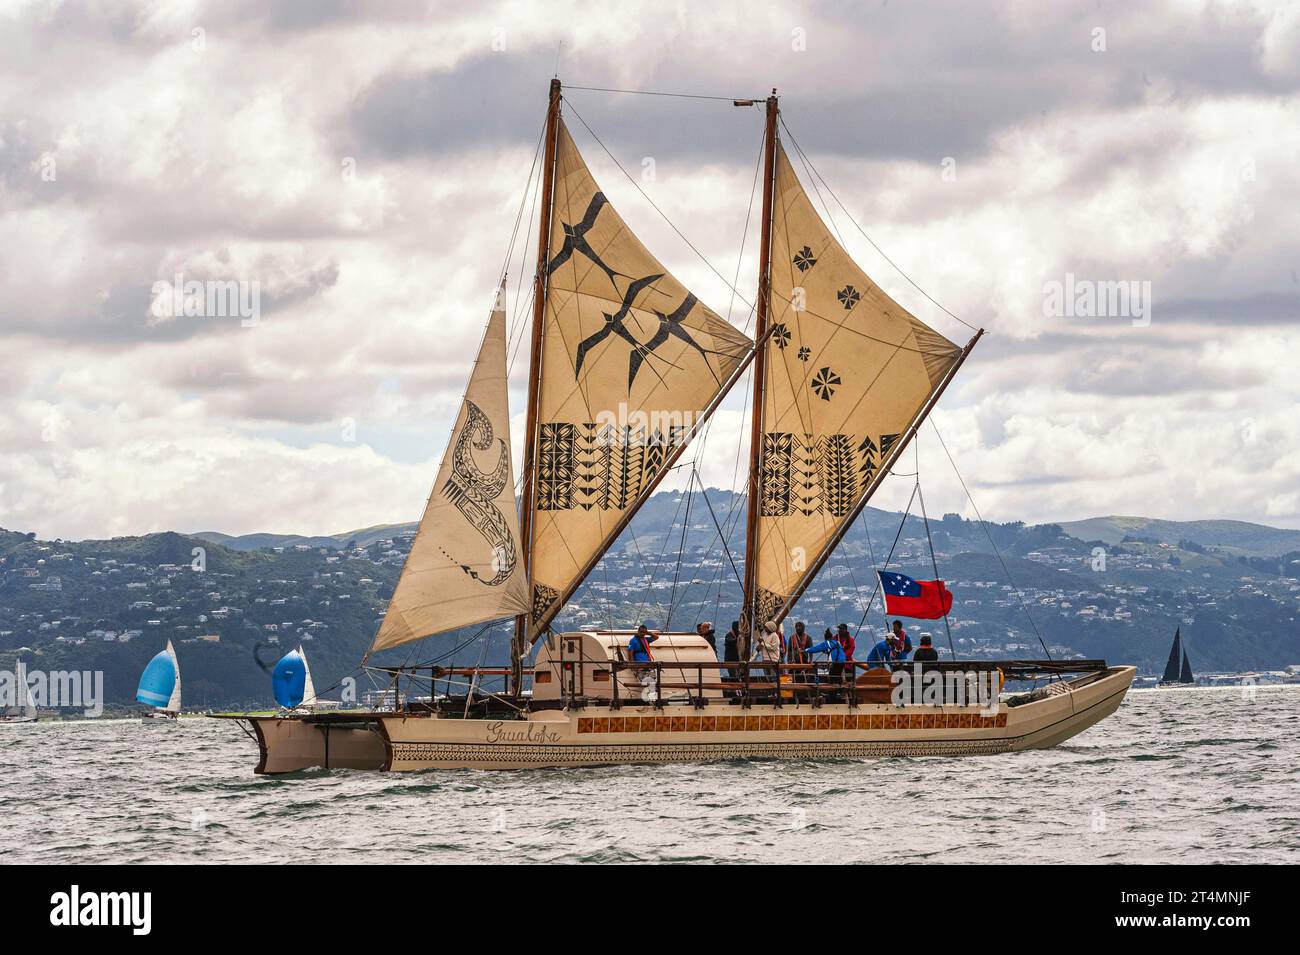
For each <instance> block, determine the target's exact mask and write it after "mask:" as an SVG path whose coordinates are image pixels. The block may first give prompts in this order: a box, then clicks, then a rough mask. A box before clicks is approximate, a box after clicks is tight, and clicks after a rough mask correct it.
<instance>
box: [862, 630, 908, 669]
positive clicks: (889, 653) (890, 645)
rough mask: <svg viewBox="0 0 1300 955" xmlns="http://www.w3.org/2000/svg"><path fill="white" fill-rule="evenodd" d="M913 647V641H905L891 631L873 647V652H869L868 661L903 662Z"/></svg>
mask: <svg viewBox="0 0 1300 955" xmlns="http://www.w3.org/2000/svg"><path fill="white" fill-rule="evenodd" d="M911 649H912V641H910V640H908V641H907V642H906V643H904V642H903V641H901V640H899V639H898V637H897V636H896V635H895V634H893V633H891V634H889V636H887V637H885V639H883V640H881V641H880V642H879V643H877V644H876V645H875V646H874V647H872V648H871V652H870V653H868V654H867V662H868V663H884V664H889V663H902V662H903V661H904V660H906V659H907V654H908V653H909V652H911Z"/></svg>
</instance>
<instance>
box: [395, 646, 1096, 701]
mask: <svg viewBox="0 0 1300 955" xmlns="http://www.w3.org/2000/svg"><path fill="white" fill-rule="evenodd" d="M582 666H587V667H600V668H601V669H607V670H608V671H609V674H610V679H609V695H608V696H606V695H604V694H601V695H591V694H588V693H584V692H579V689H578V681H575V680H564V679H563V675H564V673H565V672H571V671H570V670H569V668H571V667H582ZM558 667H563V669H559V671H558V672H556V671H549V670H548V672H554V673H555V676H556V677H558V678H560V679H561V680H562V690H561V693H560V695H559V699H558V700H553V701H546V704H543V705H552V706H554V705H556V704H559V705H562V706H564V707H565V708H578V707H583V706H588V705H594V706H601V705H608V706H609V707H611V708H612V709H619V708H621V707H622V706H624V705H626V704H634V705H646V704H649V705H653V706H655V707H663V706H664V705H666V704H667V705H680V704H682V703H687V704H691V705H694V706H695V707H697V708H700V707H703V706H705V705H706V704H707V702H708V701H709V700H710V699H713V700H716V699H718V698H719V696H718V694H720V695H721V697H722V698H724V699H728V700H730V701H732V702H734V703H736V704H738V705H740V706H742V707H748V706H750V705H752V704H754V703H767V704H772V705H774V706H776V707H781V706H784V705H785V704H787V703H789V704H791V705H799V704H800V703H805V702H806V703H811V704H812V705H814V706H816V705H820V704H821V703H823V702H846V703H848V704H849V706H850V707H855V706H857V705H859V703H861V702H864V701H866V700H868V699H877V698H878V696H879V694H880V692H881V691H882V690H883V689H887V688H889V687H891V686H892V681H891V680H890V679H889V678H888V677H889V674H890V673H891V671H893V670H899V669H906V670H907V671H909V673H912V672H915V670H914V668H915V667H920V668H921V669H920V672H921V673H922V674H925V673H931V672H939V673H941V674H949V673H953V674H957V673H964V674H970V673H987V672H992V671H998V672H1000V673H1001V674H1002V679H1003V680H1005V681H1036V680H1041V679H1044V678H1060V677H1063V676H1065V675H1068V674H1085V673H1093V672H1100V671H1104V670H1105V669H1106V661H1105V660H1059V661H1058V660H963V661H939V662H918V661H911V660H908V661H901V662H897V663H894V664H891V665H890V666H887V667H886V666H881V665H880V664H878V663H865V662H863V661H859V660H848V661H845V662H844V663H842V664H836V663H825V662H821V663H786V662H781V661H770V662H769V661H760V660H751V661H748V662H745V661H705V660H698V661H695V660H692V661H675V660H674V661H651V662H647V663H635V662H632V661H627V660H620V659H613V660H583V659H580V660H572V661H568V660H566V661H563V663H562V664H560V663H559V662H558V661H557V668H558ZM372 669H373V670H374V671H375V672H379V673H387V674H388V675H389V676H390V677H391V678H392V686H391V689H392V691H393V694H394V699H396V700H401V699H403V697H402V695H401V680H402V678H403V677H404V676H405V677H406V678H407V680H408V681H411V680H424V679H428V681H429V684H430V687H431V691H430V696H429V701H430V702H429V706H430V707H436V706H438V705H439V704H440V702H442V703H446V704H448V705H456V706H459V705H461V704H464V706H465V709H466V713H468V711H469V708H470V706H471V704H473V703H476V702H478V703H483V702H486V701H492V700H498V701H503V702H505V701H507V700H509V699H512V698H510V697H508V692H507V691H508V683H509V677H510V668H509V667H439V666H423V667H421V666H414V667H409V666H403V667H373V668H372ZM872 671H875V672H876V673H877V675H878V679H876V680H874V681H870V682H866V683H864V682H862V681H860V677H861V676H862V675H864V674H866V673H869V672H872ZM537 672H538V668H527V669H525V670H524V675H525V677H532V676H534V675H535V674H536V673H537ZM666 672H668V673H671V674H672V677H670V678H669V679H667V680H666V679H665V673H666ZM692 673H693V675H691V674H692ZM620 674H629V675H631V676H632V677H633V678H634V679H635V681H636V682H635V683H629V682H625V681H624V680H622V679H620V678H619V677H620ZM426 675H427V676H426ZM712 675H716V676H714V678H711V679H706V676H712ZM440 681H441V682H442V683H443V685H444V688H445V690H444V692H443V694H442V695H441V696H440V695H439V692H438V684H439V682H440ZM941 683H942V685H943V686H945V687H946V686H947V685H948V683H949V681H948V680H942V681H941ZM408 685H409V683H408ZM534 685H535V684H534ZM457 686H460V687H464V688H465V694H464V696H459V695H456V694H454V693H453V688H454V687H457ZM602 686H603V684H602ZM637 687H640V688H641V690H642V692H641V693H640V694H637V693H635V689H636V688H637ZM651 690H652V691H653V692H648V691H651ZM665 690H668V691H672V692H671V693H670V694H669V697H670V698H667V699H666V698H665V692H664V691H665ZM679 691H684V692H679ZM943 692H945V693H946V692H947V691H946V690H945V691H943ZM683 696H684V699H683ZM522 702H523V701H518V700H516V701H515V702H514V703H513V704H511V705H518V704H520V703H522ZM531 705H533V706H537V705H538V703H537V701H533V702H532V703H531ZM408 707H409V703H408Z"/></svg>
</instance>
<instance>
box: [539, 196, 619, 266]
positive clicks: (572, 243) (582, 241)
mask: <svg viewBox="0 0 1300 955" xmlns="http://www.w3.org/2000/svg"><path fill="white" fill-rule="evenodd" d="M606 201H607V200H606V199H605V194H604V193H603V192H598V193H596V194H595V195H594V196H592V197H591V202H589V203H588V204H587V211H586V213H585V214H584V215H583V217H582V221H581V222H579V223H578V224H577V225H570V224H569V223H568V222H561V223H560V228H561V229H563V230H564V244H563V245H562V246H560V251H559V252H557V253H555V258H553V259H551V261H550V264H549V265H547V266H546V274H547V275H550V274H551V273H552V272H554V271H555V270H556V269H558V268H559V267H560V266H561V265H563V264H564V263H565V262H567V261H569V259H570V258H571V257H572V256H573V253H574V252H580V253H581V254H583V255H585V256H586V257H587V258H589V259H591V261H592V262H594V263H595V264H596V265H597V266H598V267H599V268H600V269H601V271H603V272H604V273H605V274H606V275H608V276H609V280H610V282H611V283H613V282H614V276H616V275H621V274H622V273H621V272H615V271H614V270H613V269H611V268H610V267H609V266H608V265H606V264H605V262H604V260H603V259H601V257H600V256H599V255H597V254H596V250H595V249H593V248H592V247H591V245H590V244H589V243H588V242H587V233H588V232H590V231H591V228H592V226H594V225H595V224H596V217H597V216H599V215H600V210H601V209H603V208H604V207H605V203H606ZM615 287H616V288H617V284H615Z"/></svg>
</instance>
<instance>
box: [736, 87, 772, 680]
mask: <svg viewBox="0 0 1300 955" xmlns="http://www.w3.org/2000/svg"><path fill="white" fill-rule="evenodd" d="M778 112H779V111H778V109H777V98H776V90H772V95H771V96H769V97H768V98H767V123H766V125H765V127H764V131H763V223H762V228H761V231H760V233H759V235H760V238H759V245H758V301H757V303H755V306H754V400H753V407H752V408H751V409H750V414H751V415H752V417H751V419H750V421H751V427H750V432H749V482H748V484H747V489H748V490H747V493H748V511H747V514H746V521H745V584H744V594H743V596H742V601H743V602H742V603H741V605H740V634H739V636H740V643H741V646H740V647H739V650H740V653H741V659H748V658H749V650H750V638H751V635H752V634H753V632H754V627H755V626H761V625H762V621H756V620H754V614H755V602H756V599H755V595H756V590H757V583H758V519H759V515H760V513H761V511H760V508H759V498H760V497H761V495H762V473H763V472H762V468H763V392H764V388H765V386H766V384H767V339H768V327H767V323H768V314H767V313H768V303H769V301H770V300H771V296H770V295H769V294H768V292H769V285H770V284H771V271H772V269H771V261H770V257H771V251H772V202H773V192H774V191H775V178H776V121H777V115H778Z"/></svg>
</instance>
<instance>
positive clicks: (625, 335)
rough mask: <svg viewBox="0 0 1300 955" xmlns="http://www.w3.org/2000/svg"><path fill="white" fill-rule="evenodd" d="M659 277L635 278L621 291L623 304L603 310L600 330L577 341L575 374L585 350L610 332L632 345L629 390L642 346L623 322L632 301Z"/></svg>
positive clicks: (580, 367) (579, 367) (603, 338)
mask: <svg viewBox="0 0 1300 955" xmlns="http://www.w3.org/2000/svg"><path fill="white" fill-rule="evenodd" d="M661 278H663V275H662V274H659V275H647V276H646V277H645V278H643V279H637V280H636V281H635V282H633V283H631V284H630V285H629V286H628V287H627V291H625V292H624V293H623V305H622V306H621V307H620V308H619V310H618V311H617V312H615V313H614V314H613V315H611V314H609V312H605V313H604V315H605V324H604V325H602V326H601V328H600V331H598V332H594V333H592V334H591V335H588V336H587V337H586V338H584V339H583V340H582V341H581V342H579V343H578V353H577V358H576V361H575V362H574V367H573V371H574V374H575V375H576V374H581V373H582V362H583V359H585V358H586V357H587V352H589V351H591V349H593V348H595V347H596V346H597V345H599V344H600V343H601V342H603V341H604V340H605V339H606V338H608V337H609V336H610V335H611V334H613V335H617V336H618V337H619V338H621V339H623V341H625V342H627V343H628V344H629V345H631V346H632V359H631V364H630V367H629V368H628V374H627V387H628V389H629V390H631V388H632V382H633V381H634V380H635V379H636V372H637V369H638V368H640V367H641V361H640V359H639V358H638V352H639V351H640V350H641V348H643V347H644V346H642V344H641V343H640V342H639V341H637V340H636V338H635V337H634V336H633V335H632V333H631V332H629V331H628V330H627V326H626V325H624V324H623V323H624V322H626V321H627V316H628V313H629V312H630V311H631V310H632V303H633V302H635V301H636V297H637V296H638V295H640V294H641V292H642V291H644V290H645V289H646V288H648V287H649V286H651V285H653V284H654V283H655V282H657V281H659V280H660V279H661Z"/></svg>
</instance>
